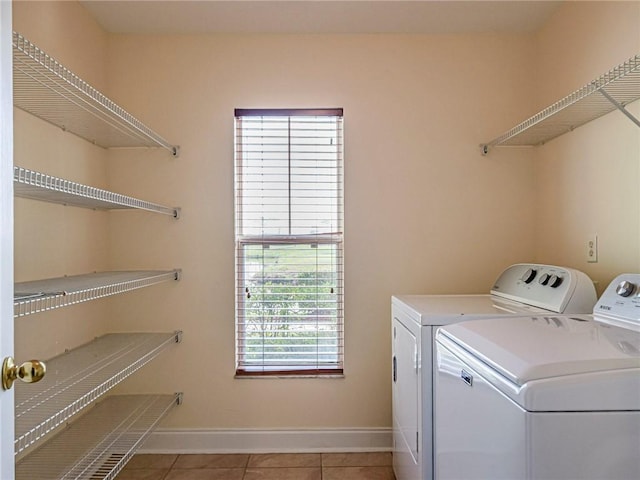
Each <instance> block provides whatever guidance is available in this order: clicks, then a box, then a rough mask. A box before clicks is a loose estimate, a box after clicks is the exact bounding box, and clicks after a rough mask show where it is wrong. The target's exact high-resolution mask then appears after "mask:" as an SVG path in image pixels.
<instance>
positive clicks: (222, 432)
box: [138, 428, 392, 454]
mask: <svg viewBox="0 0 640 480" xmlns="http://www.w3.org/2000/svg"><path fill="white" fill-rule="evenodd" d="M391 445H392V432H391V429H390V428H355V429H311V430H281V429H275V430H256V429H233V430H228V429H194V430H177V429H158V430H156V431H155V432H153V433H152V434H151V435H150V436H149V438H148V439H147V440H146V442H145V443H144V445H143V446H142V448H140V450H138V453H181V454H186V453H290V452H296V453H298V452H300V453H303V452H304V453H309V452H314V453H319V452H325V453H331V452H388V451H391Z"/></svg>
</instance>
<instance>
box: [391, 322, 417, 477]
mask: <svg viewBox="0 0 640 480" xmlns="http://www.w3.org/2000/svg"><path fill="white" fill-rule="evenodd" d="M418 331H419V330H418ZM419 344H420V339H419V338H417V336H416V335H415V334H414V333H413V332H411V330H409V329H408V328H407V327H406V326H405V325H403V324H402V323H401V322H400V321H398V320H397V319H396V318H394V319H393V439H394V445H395V448H394V469H395V471H396V477H397V478H398V480H409V479H411V480H413V479H420V476H421V474H420V467H421V466H420V463H419V454H418V450H419V448H418V428H419V425H420V421H421V416H420V398H419V393H420V369H419V365H420V364H419V361H420V351H419V348H418V346H419Z"/></svg>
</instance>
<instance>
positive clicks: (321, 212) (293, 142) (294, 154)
mask: <svg viewBox="0 0 640 480" xmlns="http://www.w3.org/2000/svg"><path fill="white" fill-rule="evenodd" d="M342 131H343V129H342V109H320V110H242V109H239V110H236V111H235V194H236V211H235V221H236V329H237V330H236V375H238V376H242V375H283V374H293V375H299V374H302V375H323V374H333V375H335V374H341V373H342V365H343V312H344V309H343V253H342V252H343V175H342V172H343V142H342V138H343V135H342Z"/></svg>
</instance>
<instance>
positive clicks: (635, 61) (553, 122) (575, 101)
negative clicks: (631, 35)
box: [480, 54, 640, 155]
mask: <svg viewBox="0 0 640 480" xmlns="http://www.w3.org/2000/svg"><path fill="white" fill-rule="evenodd" d="M638 99H640V54H639V55H636V56H634V57H632V58H630V59H629V60H627V61H626V62H624V63H623V64H621V65H618V66H617V67H615V68H613V69H612V70H610V71H609V72H607V73H605V74H604V75H602V76H600V77H599V78H597V79H595V80H593V81H592V82H590V83H589V84H587V85H585V86H584V87H582V88H581V89H579V90H576V91H575V92H573V93H572V94H570V95H568V96H566V97H565V98H563V99H562V100H560V101H558V102H556V103H554V104H553V105H551V106H550V107H547V108H546V109H544V110H542V111H541V112H539V113H538V114H536V115H534V116H532V117H530V118H529V119H527V120H525V121H524V122H522V123H520V124H518V125H517V126H515V127H513V128H512V129H511V130H509V131H507V132H506V133H504V134H502V135H500V136H499V137H497V138H495V139H493V140H491V141H490V142H486V143H483V144H481V145H480V149H481V153H482V154H483V155H486V154H487V153H489V150H490V149H491V148H492V147H498V146H537V145H542V144H544V143H546V142H548V141H549V140H552V139H554V138H556V137H558V136H560V135H562V134H564V133H567V132H570V131H573V130H574V129H576V128H577V127H579V126H581V125H584V124H585V123H588V122H590V121H592V120H595V119H596V118H599V117H601V116H603V115H606V114H607V113H610V112H612V111H614V110H616V109H617V110H620V111H621V112H622V113H623V114H624V115H626V116H627V118H629V119H630V120H631V121H632V122H633V123H634V124H635V125H637V126H638V127H640V120H638V118H637V117H635V116H634V115H633V114H632V113H631V112H629V110H628V109H627V108H625V107H626V106H627V105H628V104H630V103H632V102H634V101H636V100H638Z"/></svg>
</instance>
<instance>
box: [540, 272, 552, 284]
mask: <svg viewBox="0 0 640 480" xmlns="http://www.w3.org/2000/svg"><path fill="white" fill-rule="evenodd" d="M550 278H551V275H549V274H548V273H543V274H542V275H541V276H540V278H539V279H538V283H539V284H540V285H546V284H547V283H549V279H550Z"/></svg>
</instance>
